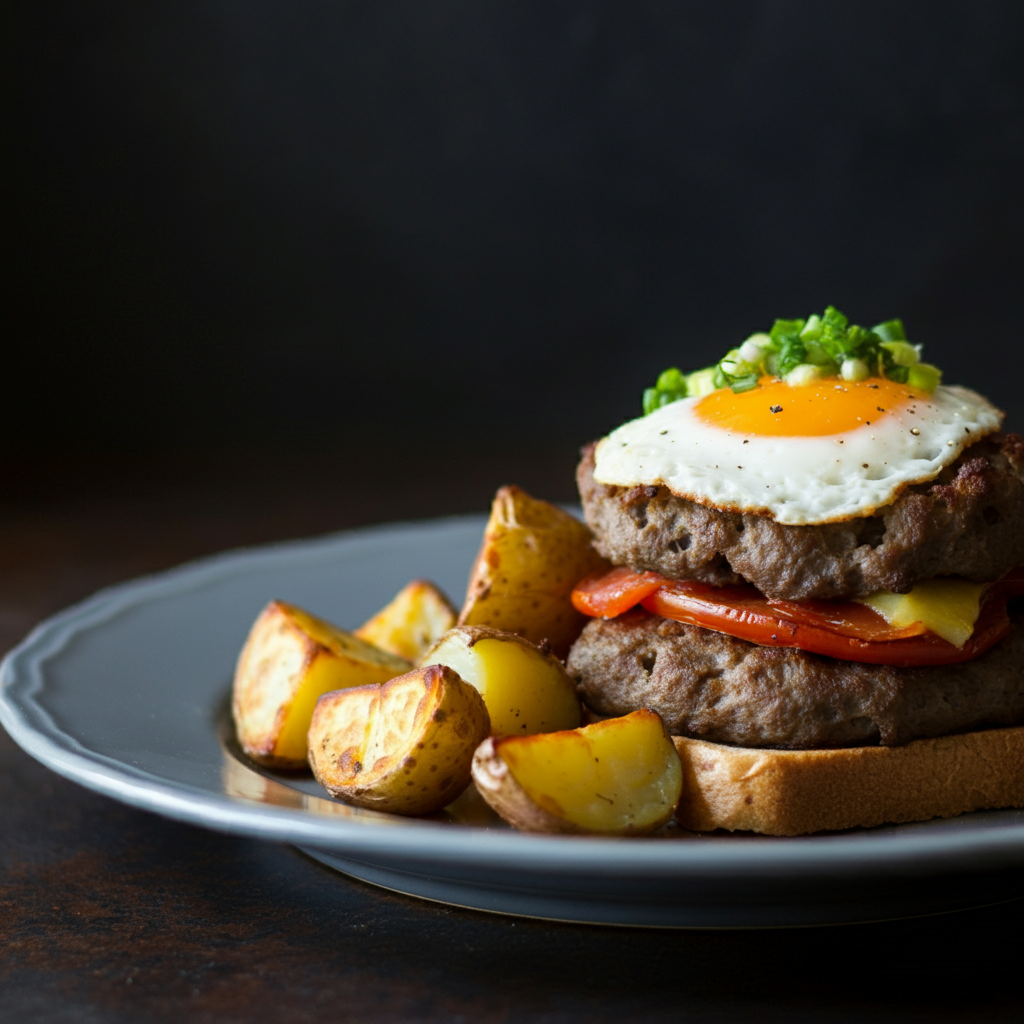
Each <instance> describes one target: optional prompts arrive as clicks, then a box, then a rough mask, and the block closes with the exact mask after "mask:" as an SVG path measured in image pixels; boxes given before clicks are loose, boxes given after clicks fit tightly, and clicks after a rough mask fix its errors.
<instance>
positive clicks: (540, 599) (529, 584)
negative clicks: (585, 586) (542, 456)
mask: <svg viewBox="0 0 1024 1024" xmlns="http://www.w3.org/2000/svg"><path fill="white" fill-rule="evenodd" d="M590 541H591V533H590V530H588V529H587V527H586V526H584V525H583V523H581V522H579V521H578V520H577V519H574V518H573V517H572V516H571V515H569V513H568V512H563V511H562V510H561V509H560V508H558V507H556V506H555V505H552V504H550V503H549V502H546V501H538V500H537V499H536V498H531V497H530V495H528V494H527V493H526V492H525V491H523V490H520V488H518V487H502V488H501V490H499V491H498V493H497V494H496V495H495V496H494V504H493V505H492V506H491V517H490V519H489V520H488V522H487V526H486V528H485V529H484V540H483V546H482V547H481V548H480V553H479V554H478V555H477V557H476V561H475V563H474V565H473V570H472V572H471V573H470V577H469V588H468V589H467V591H466V601H465V603H464V604H463V606H462V611H461V613H460V614H459V625H460V626H491V627H493V628H494V629H504V630H507V631H508V632H510V633H519V634H520V635H521V636H524V637H526V639H527V640H532V641H533V642H534V643H535V644H539V643H541V641H543V640H547V641H548V642H549V643H550V644H551V649H552V650H553V651H554V652H555V654H557V655H558V656H559V657H560V658H564V657H565V655H566V654H567V653H568V651H569V648H570V646H571V645H572V642H573V641H574V640H575V639H576V637H578V636H579V634H580V630H582V628H583V624H584V623H585V622H586V619H585V618H584V616H582V615H581V614H580V613H579V612H577V611H576V609H575V608H573V606H572V602H571V601H570V599H569V595H570V594H571V593H572V589H573V587H574V586H576V584H577V583H578V582H579V581H580V580H581V579H582V578H583V577H584V576H586V575H587V574H588V573H591V572H596V571H597V570H598V569H606V568H609V565H608V563H607V562H606V561H605V560H604V559H603V558H602V557H601V556H600V555H599V554H598V553H597V552H596V551H595V550H594V549H593V548H592V547H591V544H590Z"/></svg>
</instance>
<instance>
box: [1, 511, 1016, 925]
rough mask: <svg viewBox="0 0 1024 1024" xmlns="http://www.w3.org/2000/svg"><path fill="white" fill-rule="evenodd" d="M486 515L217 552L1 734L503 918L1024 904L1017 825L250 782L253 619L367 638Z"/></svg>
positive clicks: (100, 608)
mask: <svg viewBox="0 0 1024 1024" xmlns="http://www.w3.org/2000/svg"><path fill="white" fill-rule="evenodd" d="M483 523H484V520H483V517H472V518H462V519H446V520H440V521H434V522H426V523H412V524H402V525H396V526H387V527H381V528H377V529H370V530H364V531H359V532H354V533H348V534H342V535H339V536H335V537H327V538H324V539H320V540H313V541H305V542H300V543H293V544H284V545H278V546H274V547H269V548H262V549H253V550H248V551H240V552H235V553H230V554H227V555H222V556H220V557H217V558H212V559H208V560H206V561H202V562H198V563H195V564H192V565H187V566H184V567H183V568H180V569H176V570H173V571H171V572H167V573H163V574H161V575H158V576H153V577H150V578H148V579H143V580H139V581H136V582H133V583H129V584H126V585H124V586H120V587H115V588H113V589H111V590H107V591H103V592H101V593H99V594H97V595H96V596H95V597H93V598H90V599H89V600H88V601H85V602H83V603H82V604H80V605H77V606H75V607H73V608H71V609H69V610H67V611H65V612H63V613H62V614H60V615H57V616H55V617H54V618H52V619H50V620H48V621H47V622H44V623H43V624H42V625H41V626H39V628H37V629H36V630H35V631H34V632H33V633H32V634H31V636H29V637H28V639H26V640H25V641H24V643H22V644H21V645H20V646H19V647H18V648H16V649H15V650H14V651H12V652H11V653H10V654H9V655H8V657H7V659H6V660H5V661H4V663H3V667H2V674H0V686H2V689H0V720H2V721H3V724H4V726H5V727H6V728H7V730H8V732H9V733H10V734H11V735H12V736H13V737H14V739H15V740H17V742H18V743H19V744H21V746H22V747H24V748H25V750H27V751H28V752H29V753H30V754H31V755H32V756H33V757H36V758H38V760H40V761H42V762H43V764H45V765H47V766H49V767H50V768H52V769H53V770H54V771H56V772H59V773H60V774H61V775H64V776H66V777H67V778H69V779H73V780H74V781H76V782H78V783H81V784H82V785H83V786H87V787H89V788H90V789H94V790H96V791H98V792H100V793H105V794H106V795H108V796H111V797H113V798H114V799H116V800H122V801H124V802H125V803H128V804H131V805H133V806H135V807H141V808H145V809H146V810H150V811H155V812H156V813H158V814H163V815H166V816H168V817H171V818H176V819H179V820H181V821H187V822H192V823H193V824H197V825H204V826H207V827H208V828H214V829H220V830H223V831H225V832H235V833H240V834H243V835H248V836H255V837H258V838H262V839H271V840H276V841H281V842H288V843H294V844H295V845H297V846H299V847H301V848H302V849H303V850H305V851H307V852H308V853H310V854H311V855H312V856H314V857H316V858H318V859H319V860H321V861H322V862H324V863H326V864H329V865H331V866H332V867H335V868H337V869H338V870H340V871H343V872H346V873H348V874H350V875H354V876H355V877H357V878H361V879H363V880H365V881H369V882H373V883H376V884H378V885H382V886H387V887H388V888H391V889H395V890H399V891H401V892H405V893H411V894H414V895H417V896H423V897H426V898H429V899H435V900H442V901H445V902H449V903H455V904H460V905H462V906H467V907H475V908H478V909H481V910H490V911H497V912H501V913H510V914H523V915H529V916H535V917H546V918H554V919H559V920H571V921H588V922H602V923H606V924H628V925H656V926H668V927H769V926H785V925H811V924H826V923H841V922H848V921H864V920H872V919H880V918H893V917H901V916H908V915H914V914H927V913H938V912H942V911H947V910H955V909H958V908H962V907H967V906H977V905H980V904H983V903H989V902H996V901H1000V900H1005V899H1012V898H1016V897H1018V896H1022V895H1024V871H1022V868H1024V813H1022V812H1020V811H998V812H990V813H984V814H981V813H979V814H969V815H964V816H963V817H960V818H956V819H953V820H950V821H933V822H926V823H923V824H919V825H904V826H899V827H893V828H879V829H871V830H863V831H851V832H845V833H836V834H830V835H818V836H809V837H804V838H799V839H772V838H764V837H753V836H730V835H712V836H694V835H690V834H687V833H681V832H676V833H668V834H666V835H664V836H662V837H659V838H654V839H615V840H603V839H581V838H570V837H561V836H558V837H555V836H534V835H525V834H520V833H516V832H512V831H510V830H508V829H507V828H505V827H504V826H503V825H502V824H501V822H499V821H497V820H496V819H495V818H494V817H493V816H491V815H490V814H489V812H488V811H487V810H486V808H484V807H482V806H480V805H479V804H478V803H474V801H473V794H472V792H471V793H470V794H469V795H467V797H465V798H462V799H461V800H460V801H459V802H458V803H457V804H456V805H455V806H453V807H452V808H451V809H450V811H449V812H446V813H445V814H443V815H440V816H437V817H436V818H435V819H433V820H423V819H409V818H399V817H394V816H391V815H385V814H378V813H374V812H370V811H360V810H357V809H354V808H350V807H347V806H345V805H344V804H341V803H338V802H336V801H333V800H331V799H329V798H327V797H326V796H325V795H323V794H322V791H318V788H317V786H316V784H315V783H313V782H312V781H311V780H309V779H303V778H299V777H289V776H284V775H274V774H272V773H268V772H264V771H261V770H258V769H256V768H255V767H254V766H253V765H251V764H250V763H249V762H248V761H247V760H246V759H245V758H244V756H243V755H242V754H241V753H240V752H239V751H238V750H237V748H236V747H235V746H234V744H233V740H232V738H231V729H230V727H229V723H228V721H227V716H226V707H227V696H228V691H229V687H230V680H231V674H232V670H233V666H234V660H235V657H236V655H237V652H238V650H239V648H240V646H241V644H242V641H243V640H244V638H245V635H246V632H247V630H248V628H249V626H250V624H251V623H252V621H253V619H254V618H255V616H256V614H257V613H258V612H259V610H260V608H261V607H262V606H263V605H264V604H265V603H266V602H267V600H269V599H270V598H272V597H278V598H281V599H283V600H287V601H292V602H295V603H296V604H299V605H302V606H304V607H307V608H309V609H311V610H312V611H315V612H318V613H320V614H321V615H323V616H325V617H326V618H328V619H330V620H332V621H335V622H338V623H339V624H342V625H346V624H347V625H356V624H358V623H359V622H361V621H362V620H363V619H364V618H366V617H367V616H368V615H369V614H371V613H372V612H373V611H375V610H376V609H377V608H378V607H380V606H381V605H382V604H383V603H384V602H385V601H387V600H388V599H389V598H390V597H391V595H392V594H393V593H394V592H395V591H396V590H397V589H398V588H399V587H400V586H402V585H403V584H404V583H406V582H407V581H408V580H409V579H411V578H412V577H416V576H425V577H429V578H431V579H434V580H435V581H437V582H438V583H439V584H440V585H441V586H442V587H443V588H445V589H446V590H448V591H449V592H450V593H453V594H456V595H457V594H459V593H461V591H462V589H463V587H464V586H465V580H466V574H467V571H468V567H469V564H470V561H471V559H472V556H473V554H474V553H475V551H476V549H477V547H478V545H479V542H480V535H481V531H482V528H483Z"/></svg>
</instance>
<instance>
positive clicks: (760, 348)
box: [643, 306, 942, 413]
mask: <svg viewBox="0 0 1024 1024" xmlns="http://www.w3.org/2000/svg"><path fill="white" fill-rule="evenodd" d="M920 358H921V346H920V345H912V344H911V343H910V342H908V341H907V336H906V332H905V331H904V329H903V322H902V321H901V320H886V321H885V322H884V323H881V324H878V325H877V326H876V327H873V328H872V329H871V330H870V331H869V330H867V329H865V328H864V327H859V326H858V325H857V324H851V323H850V322H849V320H848V319H847V318H846V316H845V315H844V314H843V313H841V312H840V311H839V310H838V309H836V307H835V306H828V307H827V308H826V310H825V312H824V313H823V314H822V315H821V316H819V315H818V314H817V313H812V314H811V316H809V317H808V318H807V319H806V320H799V319H797V320H776V321H775V323H774V324H773V325H772V329H771V331H769V332H768V333H767V334H766V333H764V332H758V333H756V334H751V335H750V337H748V338H747V339H746V341H744V342H743V343H742V344H741V345H740V346H739V348H733V349H730V350H729V351H728V352H727V353H726V354H725V356H724V357H723V358H722V359H720V360H719V361H718V363H717V364H715V365H714V366H708V367H705V368H704V369H702V370H695V371H694V372H693V373H689V374H683V373H681V372H680V371H679V370H678V369H677V368H675V367H672V368H671V369H668V370H665V372H664V373H662V374H661V375H660V376H659V377H658V381H657V383H656V384H655V386H654V387H653V388H648V389H647V390H646V391H645V392H644V400H643V405H644V412H645V413H648V412H652V411H654V410H655V409H660V408H661V407H662V406H663V405H667V404H668V403H670V402H675V401H678V400H679V399H680V398H687V397H691V398H692V397H698V396H701V395H706V394H709V393H710V392H712V391H714V390H715V389H717V388H724V387H729V388H732V390H733V391H734V392H737V393H739V392H743V391H750V390H752V389H753V388H755V387H757V386H758V382H759V380H760V378H761V376H763V375H764V374H771V375H773V376H777V377H782V378H783V379H784V380H786V381H787V382H788V383H790V384H794V385H806V384H810V383H812V382H813V381H815V380H820V379H821V378H823V377H838V378H841V379H842V380H849V381H860V380H865V379H866V378H867V377H870V376H871V375H872V374H877V375H878V376H879V377H885V378H888V379H889V380H892V381H896V382H897V383H900V384H906V383H911V384H912V385H913V386H914V387H915V388H919V389H920V390H922V391H929V392H930V391H933V390H934V389H935V388H936V387H937V386H938V384H939V381H940V380H941V376H942V375H941V373H940V371H939V370H937V369H936V368H935V367H934V366H930V365H929V364H927V363H922V362H921V361H920Z"/></svg>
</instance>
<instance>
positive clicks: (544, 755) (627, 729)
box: [473, 710, 683, 836]
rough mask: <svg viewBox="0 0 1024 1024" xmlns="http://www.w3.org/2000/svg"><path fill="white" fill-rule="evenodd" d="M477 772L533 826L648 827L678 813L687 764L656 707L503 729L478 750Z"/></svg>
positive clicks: (607, 831) (518, 820)
mask: <svg viewBox="0 0 1024 1024" xmlns="http://www.w3.org/2000/svg"><path fill="white" fill-rule="evenodd" d="M473 780H474V781H475V782H476V787H477V789H478V790H479V791H480V794H481V795H482V796H483V798H484V799H485V800H486V801H487V802H488V803H489V804H490V805H491V807H493V808H494V809H495V810H496V811H497V812H498V814H500V815H501V816H502V817H503V818H504V819H505V820H506V821H508V822H509V823H510V824H512V825H514V826H515V827H516V828H518V829H522V830H523V831H526V832H562V833H565V832H569V833H577V834H583V835H618V836H638V835H645V834H647V833H648V832H653V831H654V830H655V829H657V828H660V827H661V826H662V825H664V824H665V823H666V822H668V820H669V819H670V818H671V817H672V813H673V811H674V810H675V807H676V804H677V803H678V802H679V796H680V794H681V793H682V789H683V769H682V764H681V763H680V760H679V755H678V754H677V753H676V749H675V746H674V745H673V743H672V739H671V738H670V737H669V735H668V733H667V732H666V730H665V726H664V723H663V722H662V720H661V718H660V717H659V716H658V715H656V714H655V713H654V712H653V711H646V710H644V711H634V712H633V713H632V714H631V715H626V716H625V717H624V718H610V719H608V720H607V721H604V722H598V723H596V724H595V725H585V726H583V727H582V728H580V729H572V730H569V731H566V732H551V733H546V734H543V735H537V736H495V737H490V738H488V739H486V740H484V742H483V743H481V744H480V746H479V747H478V748H477V752H476V754H475V755H474V757H473Z"/></svg>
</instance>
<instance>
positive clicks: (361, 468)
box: [0, 452, 1024, 1024]
mask: <svg viewBox="0 0 1024 1024" xmlns="http://www.w3.org/2000/svg"><path fill="white" fill-rule="evenodd" d="M571 468H572V453H571V452H558V453H554V454H552V453H539V454H538V453H514V454H510V455H507V456H504V457H502V458H500V459H493V458H492V459H489V460H481V459H478V458H475V457H474V456H473V454H472V453H467V454H465V455H463V456H461V457H459V458H454V457H446V458H434V459H429V458H420V459H412V458H411V457H410V458H409V460H408V464H402V465H399V466H397V467H395V465H394V463H392V464H391V465H390V466H389V470H388V473H387V474H385V473H384V472H383V471H382V470H381V468H380V467H379V463H377V462H375V460H372V459H366V460H365V462H363V463H360V464H356V465H353V464H350V463H347V461H346V460H345V459H344V458H343V457H341V456H337V455H335V456H331V455H329V454H328V455H324V454H323V453H320V454H318V453H305V454H304V455H302V456H301V457H299V458H298V459H296V458H295V457H291V456H290V457H285V456H280V455H279V456H270V455H266V456H260V457H256V456H248V457H246V458H237V459H227V458H212V457H211V458H207V459H205V460H200V461H197V460H186V461H184V462H174V461H173V460H172V461H164V462H161V463H159V464H153V463H150V462H147V463H144V464H138V465H125V464H118V465H117V466H113V467H111V466H107V465H101V464H76V465H74V466H70V465H69V466H65V467H60V468H59V469H60V472H59V476H60V479H61V481H62V483H61V484H60V485H58V484H56V483H54V477H53V475H52V472H51V471H52V470H53V469H54V467H52V466H51V467H48V469H47V471H46V472H40V471H33V472H29V471H27V470H26V471H24V472H23V473H22V476H21V477H18V478H17V479H23V480H24V487H23V488H22V491H21V493H18V488H16V487H15V488H12V491H11V494H12V496H11V497H9V498H8V499H5V501H6V504H4V506H3V507H2V509H0V523H2V530H0V642H2V645H3V647H4V649H6V648H9V647H10V646H11V645H12V644H13V643H15V642H16V641H17V640H18V639H19V638H20V636H22V635H23V634H24V633H25V631H26V630H27V629H28V628H30V627H31V626H32V624H33V623H34V622H36V621H38V619H40V618H41V617H43V616H45V615H47V614H50V613H51V612H53V611H56V610H57V609H58V608H60V607H61V606H63V605H65V604H67V603H69V602H71V601H73V600H76V599H78V598H80V597H83V596H85V595H86V594H88V593H89V592H91V591H93V590H95V589H96V588H98V587H100V586H104V585H107V584H109V583H113V582H116V581H118V580H121V579H126V578H128V577H130V576H133V575H137V574H139V573H142V572H148V571H153V570H156V569H160V568H163V567H165V566H169V565H172V564H175V563H177V562H180V561H183V560H185V559H188V558H191V557H196V556H199V555H203V554H207V553H209V552H212V551H215V550H219V549H222V548H225V547H231V546H237V545H240V544H250V543H259V542H263V541H269V540H275V539H280V538H283V537H288V536H301V535H310V534H314V533H318V532H325V531H328V530H332V529H339V528H344V527H347V526H353V525H358V524H361V523H366V522H380V521H386V520H388V519H395V518H410V517H415V516H422V515H437V514H443V513H449V512H464V511H472V510H482V509H484V508H485V507H486V505H487V501H488V497H489V495H490V493H491V492H492V491H493V489H494V488H495V487H496V486H497V485H498V484H500V483H505V482H517V483H520V484H522V485H523V486H525V487H527V489H530V490H532V491H534V492H535V493H537V494H538V495H540V496H544V497H550V498H555V499H558V500H571V498H572V492H571V484H568V483H567V481H568V480H569V479H570V478H571ZM396 469H397V472H396ZM395 479H400V480H401V481H402V483H401V485H399V486H396V485H395V484H394V480H395ZM0 801H2V807H3V819H2V820H3V827H2V829H0V925H2V927H0V950H2V952H3V955H2V957H0V1020H3V1021H7V1020H11V1021H34V1020H45V1021H69V1022H71V1021H74V1022H79V1021H82V1022H85V1021H89V1022H92V1021H96V1022H120V1021H136V1020H147V1021H150V1020H153V1021H164V1020H167V1021H171V1020H178V1019H181V1018H182V1017H184V1016H185V1015H186V1014H187V1015H188V1019H189V1020H196V1021H249V1020H253V1021H255V1020H259V1021H267V1022H278V1021H280V1022H292V1021H295V1022H299V1021H319V1020H339V1021H348V1020H359V1021H366V1022H370V1021H384V1020H402V1021H458V1020H466V1021H469V1020H473V1021H477V1020H480V1021H495V1022H497V1021H502V1022H505V1021H537V1022H542V1021H543V1022H545V1024H547V1022H551V1024H555V1022H562V1021H566V1022H568V1021H573V1022H575V1021H605V1020H609V1021H611V1020H615V1021H655V1020H657V1021H661V1020H677V1019H683V1020H694V1021H705V1020H708V1021H712V1020H713V1021H719V1020H721V1021H733V1020H746V1019H751V1020H775V1019H780V1020H781V1019H783V1018H785V1019H786V1020H798V1021H803V1020H807V1021H811V1020H814V1021H820V1020H829V1021H845V1020H860V1019H865V1018H868V1017H870V1018H871V1019H872V1020H880V1021H888V1020H929V1021H932V1020H940V1021H945V1020H972V1021H988V1020H993V1021H994V1020H999V1021H1002V1020H1019V1019H1020V1014H1021V1010H1022V1008H1024V999H1022V998H1021V996H1020V994H1019V982H1018V975H1017V971H1018V970H1019V969H1020V952H1021V948H1022V942H1021V919H1022V915H1021V904H1020V903H1019V902H1015V903H1007V904H1002V905H999V906H993V907H987V908H982V909H978V910H972V911H967V912H962V913H958V914H951V915H946V916H940V917H932V918H920V919H916V920H911V921H898V922H890V923H882V924H870V925H859V926H853V927H841V928H827V929H804V930H791V931H762V932H700V931H692V932H686V931H681V932H674V931H658V930H653V929H646V930H644V929H616V928H605V927H590V926H576V925H565V924H549V923H545V922H540V921H532V920H525V919H515V918H506V917H498V916H492V915H487V914H483V913H476V912H473V911H467V910H459V909H456V908H450V907H445V906H441V905H437V904H433V903H428V902H425V901H420V900H416V899H412V898H407V897H403V896H398V895H394V894H392V893H389V892H385V891H382V890H378V889H374V888H372V887H370V886H367V885H364V884H362V883H359V882H355V881H351V880H349V879H348V878H345V877H343V876H341V875H339V874H335V873H333V872H331V871H329V870H327V869H326V868H323V867H321V866H319V865H318V864H316V863H314V862H312V861H310V860H308V859H307V858H306V857H304V856H303V855H302V854H300V853H298V852H297V851H295V850H294V849H291V848H289V847H286V846H276V845H273V844H270V843H264V842H257V841H254V840H249V839H240V838H235V837H230V836H224V835H219V834H216V833H213V832H206V831H202V830H200V829H196V828H193V827H190V826H187V825H181V824H177V823H175V822H172V821H166V820H164V819H162V818H159V817H156V816H154V815H150V814H146V813H143V812H141V811H136V810H132V809H130V808H128V807H125V806H122V805H120V804H118V803H115V802H114V801H112V800H109V799H106V798H105V797H101V796H97V795H95V794H93V793H91V792H88V791H86V790H84V789H81V788H79V787H78V786H76V785H74V784H72V783H69V782H66V781H64V780H63V779H61V778H59V777H57V776H56V775H54V774H52V773H51V772H49V771H48V770H46V769H45V768H43V767H42V766H40V765H38V764H36V763H35V762H34V761H33V760H31V759H30V758H29V757H28V756H26V755H25V754H23V753H22V752H21V751H20V750H19V749H18V748H17V747H16V746H15V745H14V744H13V743H12V742H11V740H10V739H9V738H8V737H7V736H6V735H5V734H3V733H2V732H0Z"/></svg>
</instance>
